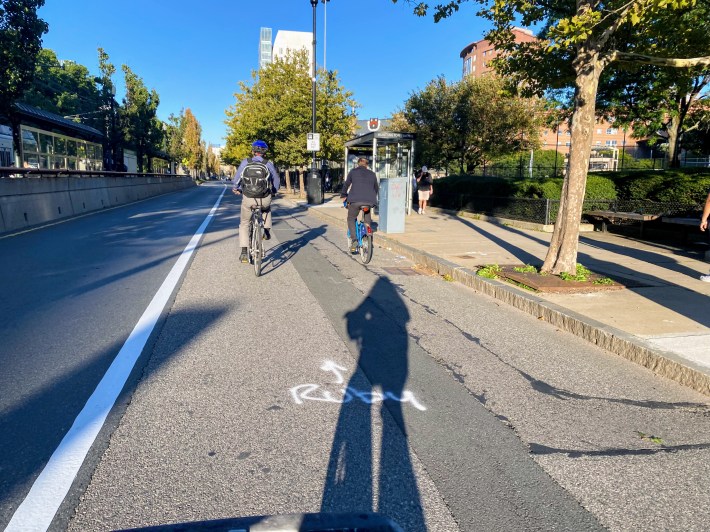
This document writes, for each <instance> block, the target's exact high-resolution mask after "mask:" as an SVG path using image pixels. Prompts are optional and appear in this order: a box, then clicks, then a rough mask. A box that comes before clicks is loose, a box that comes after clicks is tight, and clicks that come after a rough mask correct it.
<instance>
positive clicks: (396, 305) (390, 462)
mask: <svg viewBox="0 0 710 532" xmlns="http://www.w3.org/2000/svg"><path fill="white" fill-rule="evenodd" d="M345 317H346V319H347V330H348V335H349V336H350V338H351V339H352V340H353V341H354V342H355V343H356V344H357V347H358V350H359V359H358V366H359V368H358V369H360V370H361V371H356V372H355V373H354V374H353V376H352V378H351V379H350V381H349V382H348V384H347V393H346V397H345V402H344V403H343V404H342V406H341V409H340V415H339V417H338V425H337V427H336V431H335V436H334V438H333V446H332V449H331V455H330V460H329V464H328V473H327V478H326V482H325V487H324V490H323V499H322V503H321V511H323V512H347V511H375V512H377V513H380V514H382V515H385V516H387V517H389V518H391V519H393V520H394V521H395V522H397V523H398V524H399V525H400V526H401V527H402V528H403V529H404V530H408V531H417V530H422V531H424V530H426V526H425V522H424V515H423V511H422V506H421V499H420V495H419V489H418V486H417V480H416V478H415V475H414V471H413V466H412V461H411V457H410V454H409V447H408V443H407V430H406V423H405V414H404V409H411V408H417V406H416V404H417V403H416V399H414V397H413V396H411V394H410V392H408V391H407V390H406V389H405V384H406V381H407V375H408V348H407V346H408V335H407V330H406V325H407V322H408V321H409V312H408V311H407V308H406V307H405V305H404V302H403V301H402V299H401V297H400V296H399V294H398V293H397V291H396V290H395V287H394V286H393V285H392V283H391V282H390V281H389V280H388V279H385V278H381V279H380V280H378V281H377V283H376V284H375V286H374V287H373V289H372V290H371V291H370V293H369V294H368V296H367V297H366V298H365V300H364V301H363V302H362V304H361V305H360V306H359V307H357V308H356V309H355V310H353V311H351V312H349V313H348V314H347V315H346V316H345ZM348 398H350V399H348Z"/></svg>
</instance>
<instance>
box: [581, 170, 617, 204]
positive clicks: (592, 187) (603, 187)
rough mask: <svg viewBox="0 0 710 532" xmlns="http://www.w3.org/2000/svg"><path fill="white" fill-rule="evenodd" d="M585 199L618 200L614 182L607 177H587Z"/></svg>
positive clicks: (599, 175) (596, 174) (590, 175)
mask: <svg viewBox="0 0 710 532" xmlns="http://www.w3.org/2000/svg"><path fill="white" fill-rule="evenodd" d="M584 199H589V200H594V199H616V186H615V185H614V181H612V180H611V179H610V178H609V177H607V176H605V175H601V174H598V173H592V174H589V175H588V176H587V188H586V191H585V194H584Z"/></svg>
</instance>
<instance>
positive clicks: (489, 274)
mask: <svg viewBox="0 0 710 532" xmlns="http://www.w3.org/2000/svg"><path fill="white" fill-rule="evenodd" d="M502 270H503V268H501V267H500V266H498V265H497V264H487V265H486V266H483V267H482V268H479V270H478V272H477V274H478V275H480V276H481V277H485V278H486V279H498V274H499V273H500V272H501V271H502Z"/></svg>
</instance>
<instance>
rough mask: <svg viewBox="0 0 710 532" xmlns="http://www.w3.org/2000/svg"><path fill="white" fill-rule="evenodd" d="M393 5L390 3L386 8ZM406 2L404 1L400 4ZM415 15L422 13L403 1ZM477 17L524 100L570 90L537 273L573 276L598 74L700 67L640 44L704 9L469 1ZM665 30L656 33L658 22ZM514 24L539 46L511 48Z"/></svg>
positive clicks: (650, 3) (443, 12)
mask: <svg viewBox="0 0 710 532" xmlns="http://www.w3.org/2000/svg"><path fill="white" fill-rule="evenodd" d="M392 1H393V2H396V1H397V0H392ZM405 1H407V0H405ZM408 3H409V4H411V5H413V6H414V12H415V13H416V14H418V15H426V14H427V12H428V5H427V4H426V3H424V2H415V1H408ZM467 3H469V0H451V1H448V2H446V1H445V2H444V3H442V4H439V5H437V6H436V7H435V8H434V19H435V20H437V21H438V20H440V19H442V18H444V17H447V16H450V15H452V14H454V13H455V12H456V11H458V10H459V9H460V7H461V6H462V5H463V4H467ZM470 3H471V4H476V5H478V6H479V10H478V14H479V15H480V16H482V17H484V18H486V19H488V20H490V21H491V22H492V23H493V29H492V30H491V31H490V32H489V33H488V34H487V35H486V38H487V39H488V40H489V41H491V42H492V43H493V44H494V46H496V48H497V49H498V50H500V51H502V52H503V54H502V55H500V56H499V58H498V59H497V60H496V61H495V66H496V70H497V71H498V72H499V73H500V74H503V75H507V76H509V79H510V80H511V81H513V82H514V83H513V85H514V86H515V87H518V88H519V89H520V90H522V91H525V92H528V93H537V94H542V93H544V92H545V91H546V90H548V89H551V88H564V87H572V88H573V90H574V96H573V98H572V102H573V104H572V109H573V111H572V119H571V133H572V135H571V137H572V138H571V143H572V146H571V149H570V156H569V164H568V168H567V173H566V175H565V181H564V185H563V189H562V195H561V198H560V214H559V216H558V222H557V223H556V224H555V229H554V232H553V235H552V241H551V243H550V247H549V249H548V253H547V257H546V258H545V262H544V264H543V267H542V270H543V271H547V272H552V273H562V272H568V273H574V271H575V269H576V260H577V246H578V240H579V225H580V222H581V214H582V202H583V199H584V191H585V187H586V179H587V171H588V168H589V156H590V151H591V139H592V131H593V129H594V126H595V121H596V100H597V91H598V88H599V81H600V77H601V75H602V73H603V72H604V70H605V69H606V68H607V67H609V65H611V64H613V63H614V62H618V63H621V62H623V63H634V62H635V63H642V64H653V65H658V66H666V67H673V68H694V67H707V66H708V65H710V56H708V55H702V56H688V55H685V54H684V53H682V52H681V53H679V54H678V55H668V54H675V52H678V50H672V49H660V50H657V49H649V48H648V47H647V46H645V43H648V42H652V41H653V39H654V38H658V37H659V32H668V31H678V32H682V31H685V30H686V29H687V24H688V20H690V19H692V18H693V17H690V19H688V18H684V17H679V16H672V15H678V14H680V13H683V12H692V11H694V10H696V9H699V8H700V7H702V6H706V5H707V0H608V1H604V2H598V1H594V0H576V1H572V0H563V1H558V2H546V3H539V2H529V1H528V0H470ZM664 18H665V20H666V21H667V22H668V24H667V25H665V26H663V25H661V24H658V21H659V20H661V19H664ZM514 24H522V25H523V26H526V27H529V26H540V27H541V28H542V29H541V31H540V33H539V40H538V41H537V42H533V43H520V44H519V43H516V42H515V39H514V35H513V33H512V32H511V29H512V27H513V25H514Z"/></svg>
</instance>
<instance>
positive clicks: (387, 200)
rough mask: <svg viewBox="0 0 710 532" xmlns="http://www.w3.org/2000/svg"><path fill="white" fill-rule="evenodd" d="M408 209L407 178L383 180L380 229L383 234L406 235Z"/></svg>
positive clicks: (381, 186) (379, 211)
mask: <svg viewBox="0 0 710 532" xmlns="http://www.w3.org/2000/svg"><path fill="white" fill-rule="evenodd" d="M406 207H407V178H406V177H392V178H389V179H381V180H380V207H379V210H378V214H379V216H380V221H379V225H378V229H379V230H380V231H382V232H383V233H404V215H405V210H406Z"/></svg>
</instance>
